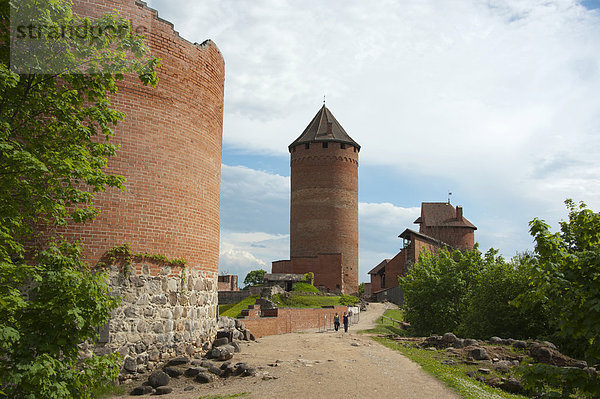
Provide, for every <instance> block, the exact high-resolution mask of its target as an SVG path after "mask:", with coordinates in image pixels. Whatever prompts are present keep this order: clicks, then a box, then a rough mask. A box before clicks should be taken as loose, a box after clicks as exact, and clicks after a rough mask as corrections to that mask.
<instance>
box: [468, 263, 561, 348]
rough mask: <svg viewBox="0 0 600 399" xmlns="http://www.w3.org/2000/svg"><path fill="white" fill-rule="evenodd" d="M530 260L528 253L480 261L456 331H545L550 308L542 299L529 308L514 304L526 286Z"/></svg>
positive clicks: (475, 334)
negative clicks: (477, 272) (511, 257)
mask: <svg viewBox="0 0 600 399" xmlns="http://www.w3.org/2000/svg"><path fill="white" fill-rule="evenodd" d="M494 253H495V252H494ZM534 264H535V262H534V259H532V257H531V256H529V255H521V256H517V257H515V258H513V259H512V261H511V262H505V261H504V260H503V259H502V258H500V257H497V258H495V260H494V261H490V262H484V263H483V265H482V267H483V269H482V270H481V273H480V274H479V275H478V279H477V282H476V284H475V286H474V288H473V289H472V290H471V292H470V293H469V295H468V307H467V310H466V313H465V315H464V318H463V320H462V322H461V325H460V327H459V328H458V333H459V334H460V335H462V336H465V337H471V338H479V339H488V338H490V337H492V336H500V337H505V338H508V337H510V338H515V339H527V338H536V337H540V336H542V335H544V334H547V333H548V331H549V318H550V311H549V310H548V308H547V306H545V305H544V303H542V302H540V301H537V302H535V303H530V304H529V308H530V309H531V310H525V309H523V308H521V307H517V306H516V305H515V299H516V298H517V297H518V296H519V295H521V294H522V293H523V292H525V291H527V290H528V285H529V280H528V277H529V275H530V274H531V271H532V268H533V267H534Z"/></svg>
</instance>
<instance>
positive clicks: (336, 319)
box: [333, 313, 340, 331]
mask: <svg viewBox="0 0 600 399" xmlns="http://www.w3.org/2000/svg"><path fill="white" fill-rule="evenodd" d="M333 328H335V331H337V330H339V329H340V315H339V314H337V313H336V314H335V316H333Z"/></svg>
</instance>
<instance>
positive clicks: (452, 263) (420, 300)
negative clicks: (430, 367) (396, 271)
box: [398, 248, 496, 335]
mask: <svg viewBox="0 0 600 399" xmlns="http://www.w3.org/2000/svg"><path fill="white" fill-rule="evenodd" d="M495 260H496V257H495V251H493V250H490V251H489V252H488V253H487V254H486V255H485V257H482V256H481V253H480V252H479V251H478V250H477V249H476V248H475V249H474V250H472V251H466V252H461V251H454V252H449V251H447V250H441V251H439V252H438V253H435V254H434V253H430V252H427V251H425V252H422V253H421V254H420V256H419V260H418V262H417V263H416V264H415V265H414V266H413V267H412V269H411V271H410V273H409V274H408V275H406V276H404V277H399V279H398V280H399V283H400V287H401V288H402V290H403V293H404V304H405V307H406V315H405V319H406V320H407V321H409V322H410V324H411V326H412V328H413V331H414V332H415V333H416V334H419V335H428V334H431V333H437V334H443V333H446V332H449V331H456V329H457V327H458V326H459V325H460V324H461V321H462V319H463V315H464V314H465V312H466V310H467V307H468V297H469V295H470V293H471V290H472V289H473V288H474V287H475V285H476V283H477V280H478V276H479V274H480V273H481V271H482V270H483V268H484V263H489V262H494V261H495Z"/></svg>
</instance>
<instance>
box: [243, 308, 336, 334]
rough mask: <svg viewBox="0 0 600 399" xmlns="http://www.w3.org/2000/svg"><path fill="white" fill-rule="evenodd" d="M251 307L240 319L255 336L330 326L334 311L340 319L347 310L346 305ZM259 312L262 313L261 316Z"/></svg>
mask: <svg viewBox="0 0 600 399" xmlns="http://www.w3.org/2000/svg"><path fill="white" fill-rule="evenodd" d="M251 308H252V309H249V312H248V315H247V316H246V317H243V318H242V319H241V320H242V321H243V322H244V324H245V325H246V328H248V329H249V330H250V331H251V332H252V334H253V335H254V336H255V337H256V338H260V337H264V336H266V335H278V334H287V333H291V332H297V331H303V330H310V329H313V328H331V327H332V325H333V316H334V315H335V313H336V312H337V313H338V314H339V316H340V321H341V320H342V315H343V314H344V312H347V311H348V307H347V306H335V307H332V308H310V309H297V308H277V309H269V310H264V311H263V312H261V310H260V306H259V305H254V306H251ZM263 313H264V314H263ZM261 314H263V316H262V317H261Z"/></svg>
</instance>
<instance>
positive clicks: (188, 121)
mask: <svg viewBox="0 0 600 399" xmlns="http://www.w3.org/2000/svg"><path fill="white" fill-rule="evenodd" d="M74 10H75V12H77V13H78V14H80V15H85V16H91V17H94V16H99V15H102V14H105V13H109V12H112V11H114V10H116V11H118V12H119V13H120V14H121V16H123V17H125V18H127V19H128V20H131V22H132V25H133V27H134V28H138V29H139V28H142V30H145V31H146V32H147V34H146V37H147V44H148V46H149V48H150V50H151V53H152V54H153V55H154V56H157V57H160V58H161V63H162V66H161V68H160V69H159V70H158V75H159V79H160V81H159V84H158V87H157V88H151V87H144V86H142V85H141V83H140V82H139V80H138V78H137V77H136V76H127V77H126V78H125V79H124V81H122V82H121V83H120V84H119V92H118V94H116V95H115V96H113V97H112V98H111V103H112V105H113V106H114V107H115V108H117V109H119V110H121V111H124V112H125V113H126V114H127V116H126V118H125V120H124V121H122V122H121V123H120V124H119V125H118V126H117V128H116V134H115V137H114V142H115V143H116V144H119V145H120V146H121V149H120V150H119V152H118V154H117V157H116V158H113V159H111V160H110V161H109V167H108V171H109V172H111V173H116V174H120V175H123V176H125V177H126V178H127V183H126V184H125V186H126V188H127V191H126V192H120V191H118V190H107V191H106V192H103V193H98V194H96V200H95V201H94V205H95V206H96V207H97V208H98V209H100V210H101V213H100V215H99V216H98V218H97V219H96V220H94V221H93V222H90V223H87V224H86V225H81V226H78V225H76V226H70V227H69V229H68V230H67V231H65V232H63V233H65V234H66V235H67V236H68V237H70V238H75V239H80V240H81V241H82V242H83V244H84V246H85V258H86V259H87V260H88V261H90V262H91V263H92V264H94V263H95V262H97V261H98V259H100V257H101V256H102V255H103V254H104V253H105V252H106V251H107V250H109V249H111V248H113V247H115V246H117V245H120V244H123V243H125V242H128V243H130V244H131V247H132V250H133V251H134V252H150V253H158V254H162V255H165V256H167V257H170V258H183V259H185V260H186V261H187V262H188V267H191V268H194V269H197V270H201V271H212V272H217V269H218V256H219V188H220V177H221V171H220V168H221V147H222V144H221V143H222V129H223V88H224V76H225V75H224V74H225V65H224V60H223V57H222V55H221V53H220V52H219V49H218V48H217V47H216V46H215V44H214V43H212V42H211V41H205V42H204V43H202V44H192V43H190V42H188V41H186V40H185V39H183V38H181V37H179V35H178V34H177V32H175V31H174V30H173V25H172V24H171V23H169V22H167V21H164V20H162V19H160V18H159V17H158V15H157V12H156V11H155V10H152V9H150V8H149V7H147V6H146V5H145V3H143V2H139V1H134V0H126V1H124V0H90V1H85V0H76V1H75V2H74Z"/></svg>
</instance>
